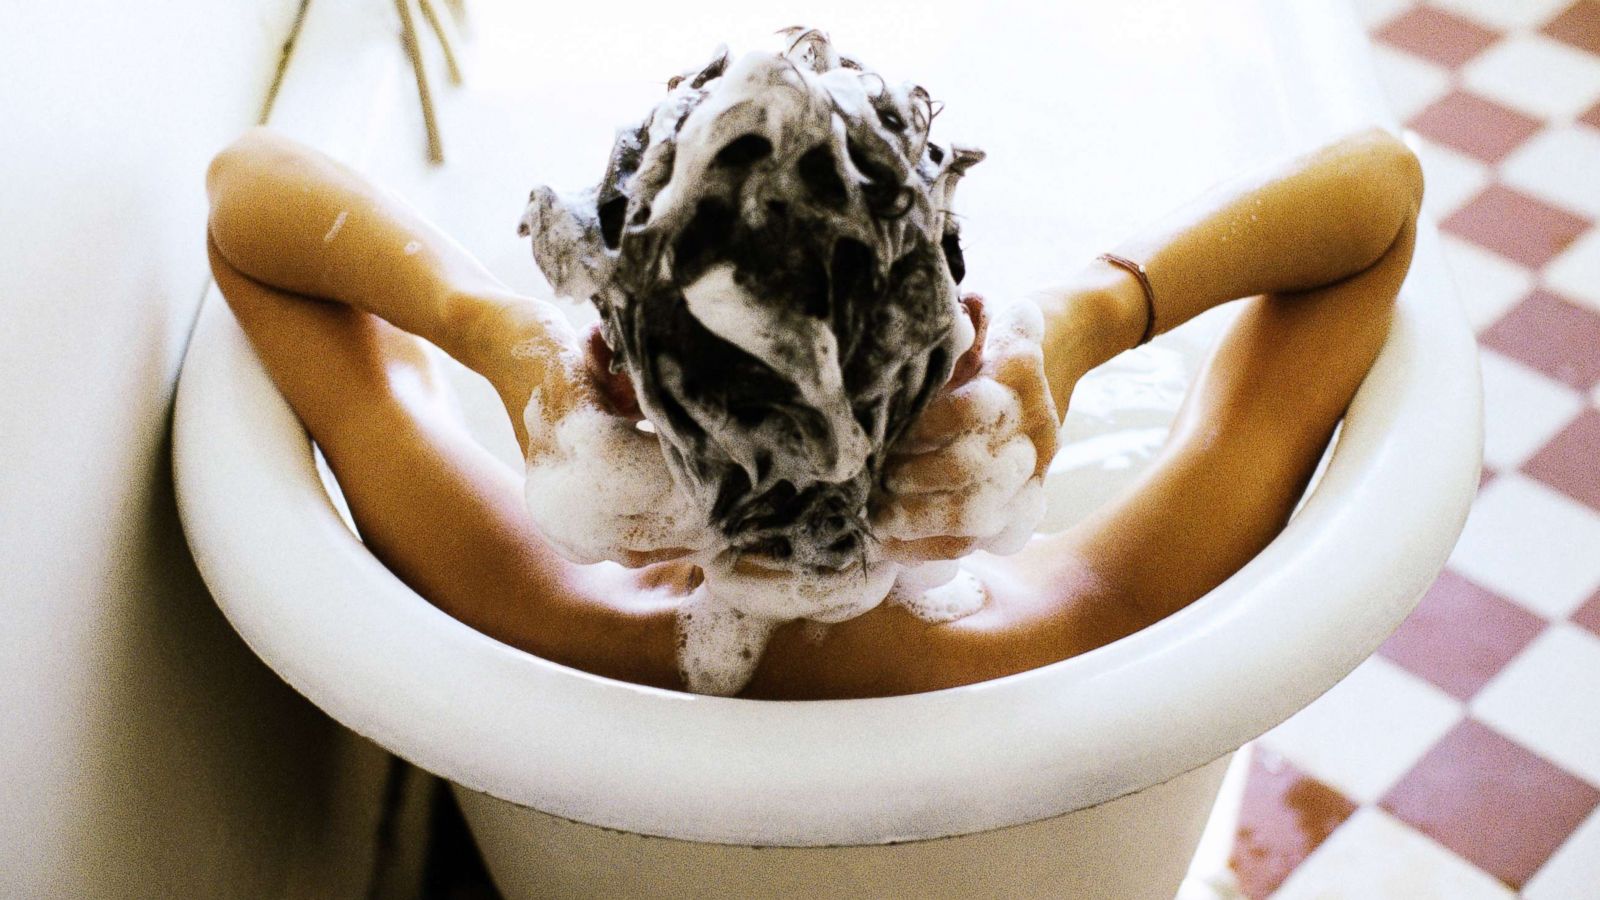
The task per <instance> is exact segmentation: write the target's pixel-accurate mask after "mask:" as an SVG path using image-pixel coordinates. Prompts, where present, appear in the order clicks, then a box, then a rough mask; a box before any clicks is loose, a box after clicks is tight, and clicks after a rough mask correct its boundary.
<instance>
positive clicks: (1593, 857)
mask: <svg viewBox="0 0 1600 900" xmlns="http://www.w3.org/2000/svg"><path fill="white" fill-rule="evenodd" d="M1596 885H1600V809H1597V810H1595V811H1594V812H1592V813H1590V814H1589V818H1588V819H1587V820H1585V821H1584V823H1583V824H1582V825H1579V826H1578V830H1577V831H1574V832H1573V833H1572V836H1571V837H1569V838H1567V840H1566V843H1564V844H1562V845H1561V846H1560V848H1558V849H1557V850H1556V852H1555V853H1554V854H1553V855H1552V856H1551V857H1550V859H1549V861H1547V862H1546V863H1545V864H1544V867H1543V868H1541V869H1540V870H1539V871H1538V872H1537V873H1536V874H1535V875H1534V876H1533V877H1532V878H1530V879H1528V883H1527V884H1526V885H1523V887H1522V896H1523V897H1525V898H1527V900H1572V898H1573V897H1582V896H1584V895H1585V894H1590V895H1592V894H1593V893H1594V891H1595V886H1596Z"/></svg>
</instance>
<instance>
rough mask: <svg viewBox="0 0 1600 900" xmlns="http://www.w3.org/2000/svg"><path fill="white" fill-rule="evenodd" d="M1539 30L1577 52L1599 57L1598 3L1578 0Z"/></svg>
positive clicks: (1599, 18)
mask: <svg viewBox="0 0 1600 900" xmlns="http://www.w3.org/2000/svg"><path fill="white" fill-rule="evenodd" d="M1539 30H1540V31H1543V32H1544V33H1545V34H1547V35H1549V36H1550V37H1553V38H1555V39H1556V40H1558V41H1563V42H1565V43H1568V44H1571V45H1572V46H1574V47H1577V48H1578V49H1579V50H1587V51H1589V52H1590V53H1593V54H1595V55H1597V56H1600V2H1595V0H1578V2H1577V3H1574V4H1572V5H1571V6H1569V7H1567V11H1566V12H1564V13H1562V14H1561V15H1559V16H1556V17H1555V18H1554V19H1551V20H1550V22H1549V24H1547V25H1545V26H1544V27H1543V28H1541V29H1539Z"/></svg>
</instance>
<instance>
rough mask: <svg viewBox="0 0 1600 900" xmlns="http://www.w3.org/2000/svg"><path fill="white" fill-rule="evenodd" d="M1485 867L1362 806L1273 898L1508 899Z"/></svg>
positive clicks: (1507, 893) (1507, 890) (1505, 890)
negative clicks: (1485, 870)
mask: <svg viewBox="0 0 1600 900" xmlns="http://www.w3.org/2000/svg"><path fill="white" fill-rule="evenodd" d="M1515 896H1516V895H1515V894H1514V893H1512V891H1511V889H1510V888H1508V887H1506V886H1505V885H1504V884H1501V883H1500V881H1499V879H1497V878H1494V877H1493V876H1491V875H1489V874H1488V873H1487V872H1484V871H1483V870H1482V869H1479V868H1478V867H1476V866H1474V865H1472V864H1471V863H1469V862H1467V861H1466V860H1464V859H1462V858H1461V857H1459V856H1457V855H1455V854H1454V853H1451V852H1450V851H1449V850H1447V849H1445V848H1444V847H1443V846H1441V845H1440V844H1439V843H1438V842H1437V841H1435V840H1433V839H1432V838H1430V837H1428V836H1427V835H1425V834H1422V833H1421V832H1418V831H1417V830H1415V829H1413V828H1411V827H1410V826H1409V825H1406V824H1405V823H1404V822H1401V821H1399V820H1398V819H1396V818H1394V817H1393V816H1391V815H1389V814H1388V813H1386V812H1384V811H1383V810H1381V809H1378V808H1376V807H1371V806H1369V807H1365V808H1363V809H1358V810H1356V812H1355V815H1352V816H1351V817H1350V818H1349V819H1348V820H1347V821H1346V822H1345V823H1344V824H1343V825H1340V826H1339V827H1338V828H1337V829H1336V830H1335V831H1334V832H1333V834H1331V835H1329V836H1328V839H1327V840H1326V841H1323V842H1322V845H1321V846H1319V847H1317V849H1315V850H1313V851H1311V855H1310V856H1307V857H1306V859H1305V861H1304V862H1302V863H1301V864H1300V866H1299V868H1297V869H1295V870H1294V872H1292V873H1291V874H1290V875H1289V877H1288V878H1287V879H1285V880H1284V882H1283V886H1282V887H1280V888H1278V890H1277V891H1276V892H1275V893H1274V894H1273V895H1272V900H1510V898H1513V897H1515Z"/></svg>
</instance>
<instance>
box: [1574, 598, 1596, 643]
mask: <svg viewBox="0 0 1600 900" xmlns="http://www.w3.org/2000/svg"><path fill="white" fill-rule="evenodd" d="M1572 624H1574V625H1577V626H1579V627H1581V628H1587V629H1589V630H1590V631H1592V632H1594V633H1595V634H1596V635H1600V593H1596V594H1595V595H1594V596H1593V597H1590V598H1589V602H1588V603H1585V604H1584V605H1583V606H1581V607H1579V608H1578V611H1577V612H1575V613H1573V614H1572Z"/></svg>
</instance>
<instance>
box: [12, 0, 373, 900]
mask: <svg viewBox="0 0 1600 900" xmlns="http://www.w3.org/2000/svg"><path fill="white" fill-rule="evenodd" d="M297 6H298V4H297V3H296V2H295V0H248V2H233V3H225V4H217V3H206V2H201V0H172V2H167V3H158V4H129V3H119V2H112V0H74V2H69V3H64V4H53V3H20V4H8V5H7V8H6V17H5V18H6V22H5V26H4V27H0V58H4V59H5V65H4V70H5V75H4V76H3V77H0V111H3V117H0V118H3V122H0V197H3V198H4V201H3V202H4V208H5V212H4V215H3V216H0V310H3V312H0V401H3V402H0V410H3V419H0V617H3V619H0V621H3V623H4V624H3V625H0V722H3V724H0V773H4V777H3V785H0V896H3V897H18V898H22V897H26V898H52V897H61V898H69V897H70V898H79V897H94V898H115V897H207V898H227V897H252V898H254V897H312V896H339V897H351V896H356V897H359V896H363V895H364V894H365V891H366V882H367V880H368V879H369V876H370V871H371V866H372V859H373V851H374V843H375V835H376V833H377V831H376V820H377V813H378V809H379V803H378V798H379V797H380V796H381V792H382V789H383V785H384V778H385V775H386V772H387V770H388V765H389V760H390V759H391V757H389V756H388V754H386V753H384V752H382V751H380V750H378V749H377V748H376V747H374V746H373V745H371V744H369V743H367V742H365V741H362V740H359V739H357V738H354V737H353V736H352V735H350V734H349V733H348V732H345V731H344V730H343V729H342V728H339V727H338V726H337V725H335V724H334V723H333V722H332V721H331V720H329V719H328V718H327V717H326V716H324V715H323V714H322V713H321V712H319V711H317V710H316V709H315V708H314V707H313V706H312V705H311V704H310V703H308V702H306V701H305V700H303V699H301V698H300V697H299V696H297V695H296V694H295V693H294V692H293V691H292V690H290V689H289V688H288V687H286V686H285V685H284V684H283V683H282V682H281V681H279V680H278V678H277V677H275V676H274V675H273V674H272V673H271V672H270V671H269V670H268V669H267V668H266V666H264V665H262V664H261V663H260V662H259V661H258V660H257V659H256V658H255V657H254V656H253V655H252V654H251V653H250V651H249V650H248V649H247V648H246V647H245V645H244V642H243V641H241V640H240V639H239V638H238V637H237V635H236V634H235V633H234V632H233V630H232V629H231V628H229V627H228V625H227V623H226V622H225V621H224V620H223V618H222V615H221V614H220V613H219V612H218V610H217V608H216V606H215V605H214V604H213V603H212V601H211V598H210V597H209V596H208V595H207V593H206V590H205V587H204V585H203V584H202V583H201V581H200V578H199V576H198V575H197V574H196V571H195V568H194V564H193V562H192V561H191V559H190V556H189V552H188V550H187V548H186V546H185V543H184V540H183V536H182V534H181V533H180V530H179V525H178V520H177V515H176V509H175V506H174V502H173V490H172V483H171V476H170V472H169V464H168V445H169V441H168V436H167V429H168V419H169V414H170V409H171V403H172V397H173V386H174V381H175V378H176V375H177V369H178V363H179V359H180V358H181V355H182V353H183V350H184V347H185V345H186V343H187V340H188V336H189V331H190V327H191V325H192V323H193V321H194V316H195V312H196V308H197V305H198V303H199V301H200V297H201V293H202V291H203V289H204V286H205V284H206V282H207V273H206V265H205V245H204V241H203V235H204V221H205V196H204V191H203V174H204V171H205V163H206V160H207V159H208V157H209V156H210V155H211V154H212V153H213V152H214V151H215V150H217V149H218V148H220V147H221V146H222V145H223V144H224V143H225V142H226V141H227V140H229V139H230V138H231V137H232V136H233V135H235V134H236V133H237V132H238V131H239V130H241V129H242V128H244V127H246V126H247V125H250V124H252V123H253V122H254V120H255V119H256V116H257V115H258V113H259V110H260V106H261V103H262V99H263V97H264V96H265V92H266V88H267V85H268V84H269V83H270V81H271V78H272V74H273V70H274V67H275V66H276V63H277V61H278V58H279V50H280V48H281V46H282V44H283V41H284V38H285V36H286V35H287V34H288V31H289V26H290V23H291V22H292V21H293V19H294V16H295V12H296V8H297Z"/></svg>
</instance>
